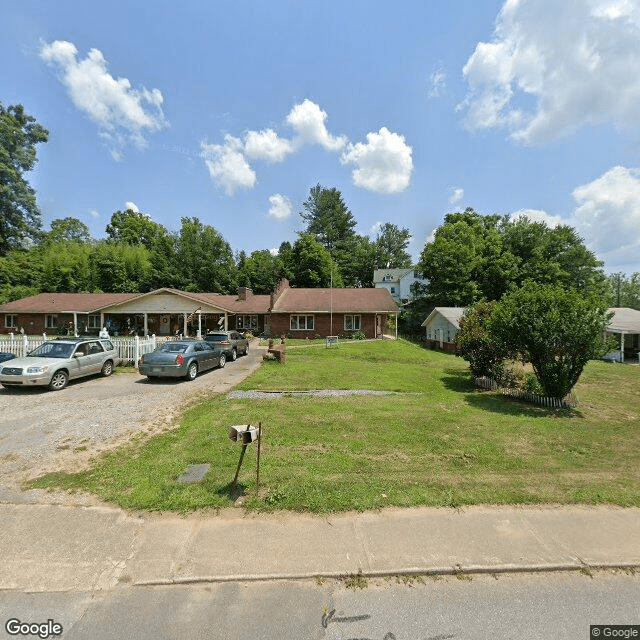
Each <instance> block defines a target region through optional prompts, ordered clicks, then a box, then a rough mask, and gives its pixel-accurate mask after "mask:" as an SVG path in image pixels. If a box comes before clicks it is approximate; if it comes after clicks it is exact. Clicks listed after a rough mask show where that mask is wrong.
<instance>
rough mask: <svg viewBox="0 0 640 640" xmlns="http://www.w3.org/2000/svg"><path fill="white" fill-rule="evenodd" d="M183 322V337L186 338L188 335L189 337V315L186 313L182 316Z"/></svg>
mask: <svg viewBox="0 0 640 640" xmlns="http://www.w3.org/2000/svg"><path fill="white" fill-rule="evenodd" d="M182 320H183V322H182V335H183V336H184V337H186V335H187V314H186V313H183V314H182Z"/></svg>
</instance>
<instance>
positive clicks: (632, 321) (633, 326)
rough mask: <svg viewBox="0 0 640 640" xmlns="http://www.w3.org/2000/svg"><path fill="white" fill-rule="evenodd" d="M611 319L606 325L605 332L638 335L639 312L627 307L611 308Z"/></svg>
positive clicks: (639, 324)
mask: <svg viewBox="0 0 640 640" xmlns="http://www.w3.org/2000/svg"><path fill="white" fill-rule="evenodd" d="M608 311H610V312H611V311H613V318H611V320H610V321H609V324H608V325H607V330H608V331H611V332H613V333H640V311H637V310H636V309H629V308H627V307H613V308H611V309H608Z"/></svg>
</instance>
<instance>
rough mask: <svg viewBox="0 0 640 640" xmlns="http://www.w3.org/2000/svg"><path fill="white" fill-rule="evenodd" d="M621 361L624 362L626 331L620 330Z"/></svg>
mask: <svg viewBox="0 0 640 640" xmlns="http://www.w3.org/2000/svg"><path fill="white" fill-rule="evenodd" d="M620 362H624V332H623V331H621V332H620Z"/></svg>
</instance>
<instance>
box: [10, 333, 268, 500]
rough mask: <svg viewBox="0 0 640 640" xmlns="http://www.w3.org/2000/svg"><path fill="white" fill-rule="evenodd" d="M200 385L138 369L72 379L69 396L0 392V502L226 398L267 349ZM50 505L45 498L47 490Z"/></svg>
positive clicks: (43, 391)
mask: <svg viewBox="0 0 640 640" xmlns="http://www.w3.org/2000/svg"><path fill="white" fill-rule="evenodd" d="M257 344H258V342H257V341H254V342H253V343H252V348H251V349H250V350H249V355H247V356H244V357H241V358H238V360H236V361H235V362H228V363H227V365H226V366H225V367H224V368H223V369H214V370H210V371H207V372H205V373H202V374H200V375H199V376H198V378H196V380H194V381H193V382H187V381H186V380H174V379H171V378H168V379H160V380H157V381H154V382H150V381H149V380H147V378H146V377H145V376H141V375H140V374H138V372H137V370H135V369H133V368H132V369H131V370H130V371H129V372H126V373H121V374H116V375H113V376H111V377H110V378H103V377H101V376H92V377H91V378H84V379H81V380H77V381H72V382H70V383H69V386H68V387H67V388H66V389H64V390H63V391H59V392H51V391H48V390H46V389H21V390H13V389H12V390H10V389H3V388H0V502H15V501H24V500H30V499H31V498H30V497H29V496H31V497H33V496H34V495H36V494H34V493H30V494H29V496H21V495H20V492H19V491H18V487H19V486H20V483H21V482H22V481H23V480H24V479H26V478H28V477H33V476H37V475H41V474H42V473H43V472H44V471H52V470H56V469H60V468H68V467H69V466H71V467H72V468H73V467H75V468H77V467H78V466H79V465H83V464H86V461H87V460H88V458H89V457H90V456H91V455H94V454H95V453H96V452H97V451H100V450H102V449H104V448H110V447H113V446H115V445H117V444H118V443H119V442H121V441H122V440H123V439H125V438H128V437H130V436H131V435H132V434H135V433H137V432H140V431H145V432H148V431H156V430H161V429H163V428H165V427H166V426H168V425H170V424H171V421H172V418H173V416H174V415H175V414H176V412H177V411H178V410H179V409H180V408H181V407H183V406H184V405H185V404H187V403H189V402H191V401H193V399H194V398H197V397H201V396H210V395H212V394H218V393H224V392H226V391H228V390H229V389H231V388H232V387H233V386H235V385H236V384H238V382H240V381H241V380H243V379H244V378H245V377H246V376H248V375H249V374H250V373H251V372H253V371H255V369H256V368H257V367H258V366H260V363H261V362H262V353H263V351H264V350H263V349H261V348H258V347H257ZM39 495H41V496H42V497H43V498H44V499H45V500H46V496H45V495H44V494H43V493H42V492H41V493H40V494H39Z"/></svg>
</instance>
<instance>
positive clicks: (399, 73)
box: [0, 0, 640, 273]
mask: <svg viewBox="0 0 640 640" xmlns="http://www.w3.org/2000/svg"><path fill="white" fill-rule="evenodd" d="M639 5H640V0H562V2H558V0H507V2H504V1H502V0H501V1H496V0H449V1H448V2H435V1H433V0H418V1H400V2H395V3H392V2H388V1H376V0H369V1H367V2H364V1H359V0H353V1H349V2H337V1H333V0H324V1H323V2H312V1H305V2H303V1H302V0H297V1H295V0H290V1H279V0H271V1H270V2H241V1H238V0H234V1H228V2H227V1H216V2H211V1H206V2H205V1H202V2H195V1H189V0H185V1H184V2H182V3H175V2H165V1H155V2H142V1H140V2H117V1H116V2H109V3H89V2H86V1H75V0H62V1H60V2H56V3H53V2H45V1H44V0H43V1H39V2H35V1H31V0H21V2H20V3H2V4H1V5H0V25H2V27H1V31H2V37H0V56H1V58H2V59H3V60H5V61H11V64H3V65H2V72H1V75H0V78H1V83H0V87H1V91H0V100H2V102H3V103H4V104H5V105H8V104H16V103H21V104H23V105H24V106H25V109H26V111H27V112H28V113H30V114H32V115H34V116H35V117H36V118H37V120H38V122H40V123H41V124H42V125H43V126H45V127H46V128H47V129H49V131H50V138H49V142H48V143H47V144H46V145H41V146H40V147H39V152H38V155H39V164H38V167H37V169H36V170H35V171H34V172H33V173H32V174H31V176H30V180H31V183H32V185H33V186H34V187H35V188H36V190H37V193H38V201H39V204H40V207H41V210H42V213H43V217H44V221H45V226H46V227H48V224H49V223H50V222H51V220H53V219H55V218H62V217H66V216H75V217H77V218H79V219H81V220H82V221H84V222H85V223H86V224H87V225H88V226H89V227H90V229H91V231H92V233H93V235H94V236H95V237H102V236H104V228H105V226H106V224H107V223H108V222H109V219H110V217H111V214H112V213H113V212H114V211H116V210H122V209H124V208H126V206H128V205H131V206H134V207H136V208H137V209H139V210H140V211H142V212H144V213H146V214H149V215H150V216H151V217H152V218H153V219H154V220H156V221H158V222H160V223H162V224H164V225H165V226H166V227H167V228H169V229H171V230H177V229H178V228H179V226H180V218H181V217H182V216H196V217H198V218H200V220H201V221H202V222H204V223H206V224H210V225H212V226H214V227H215V228H216V229H217V230H218V231H219V232H220V233H221V234H222V235H223V236H224V237H225V239H226V240H227V241H228V242H229V243H230V244H231V246H232V248H233V249H234V250H235V251H239V250H241V249H244V250H245V251H246V252H248V253H249V252H251V251H253V250H256V249H273V248H277V247H278V246H279V245H280V243H281V242H282V241H284V240H289V241H293V240H295V238H296V232H298V231H301V230H302V229H303V226H304V225H303V223H302V220H301V219H300V217H299V215H298V213H299V211H301V209H302V202H303V201H304V200H305V199H306V197H307V196H308V193H309V189H310V187H312V186H314V185H315V184H317V183H320V184H321V185H323V186H325V187H336V188H337V189H339V190H340V191H341V192H342V194H343V197H344V200H345V202H346V203H347V205H348V206H349V208H350V209H351V211H352V213H353V215H354V216H355V218H356V220H357V221H358V229H357V230H358V232H359V233H362V234H368V235H371V236H372V237H375V233H376V229H377V227H378V226H379V225H380V224H381V223H385V222H393V223H395V224H397V225H399V226H400V227H407V228H408V229H409V230H410V231H411V233H412V234H413V238H412V241H411V246H410V251H411V253H412V255H413V256H414V258H415V259H417V258H418V256H419V254H420V251H421V250H422V248H423V247H424V244H425V242H426V241H427V240H428V238H429V236H430V235H431V233H432V232H433V230H434V229H435V228H436V227H437V226H438V225H439V224H441V223H442V220H443V217H444V215H445V214H446V213H447V212H449V211H456V210H462V209H464V208H465V207H467V206H471V207H473V208H474V209H476V210H477V211H479V212H480V213H483V214H492V213H499V214H510V215H520V214H522V213H525V214H527V215H529V216H530V217H532V218H534V219H542V220H546V221H547V222H548V223H549V224H556V223H558V222H562V223H565V224H571V225H573V226H575V227H576V229H577V230H578V232H579V233H580V235H581V236H582V237H583V238H584V239H585V241H586V243H587V245H588V246H589V247H590V248H591V249H593V250H594V251H595V252H596V254H597V255H598V257H599V258H600V259H601V260H604V262H605V268H606V270H607V271H610V272H613V271H623V272H626V273H631V272H635V271H640V258H639V257H638V256H639V255H640V253H639V249H640V158H639V154H640V138H639V136H638V133H639V126H640V117H639V116H640V74H639V73H638V70H639V69H640V6H639Z"/></svg>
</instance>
